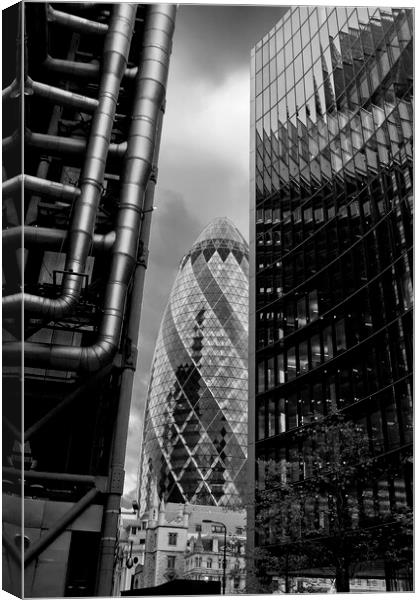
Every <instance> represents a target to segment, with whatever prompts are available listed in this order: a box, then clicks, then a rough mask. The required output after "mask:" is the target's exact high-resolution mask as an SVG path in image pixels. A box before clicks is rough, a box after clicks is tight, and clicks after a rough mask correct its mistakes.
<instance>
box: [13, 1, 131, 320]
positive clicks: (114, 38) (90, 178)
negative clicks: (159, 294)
mask: <svg viewBox="0 0 420 600" xmlns="http://www.w3.org/2000/svg"><path fill="white" fill-rule="evenodd" d="M136 8H137V5H132V4H121V5H115V7H114V9H113V14H112V18H111V23H110V27H109V31H108V33H107V36H106V38H105V44H104V53H103V68H102V78H101V84H100V89H99V98H98V107H97V109H96V111H95V114H94V117H93V123H92V127H91V133H90V136H89V141H88V145H87V149H86V160H85V166H84V169H83V172H82V175H81V179H80V190H81V193H80V198H79V199H78V201H77V202H76V204H75V209H74V216H73V221H72V225H71V228H70V235H69V243H68V245H69V250H68V253H67V259H66V265H65V275H64V277H63V284H62V294H61V296H60V297H59V298H57V299H53V298H44V297H41V296H35V295H32V294H24V295H23V296H22V295H21V294H13V295H11V296H6V297H5V298H4V299H3V310H4V312H5V314H7V313H8V311H12V312H14V311H16V309H17V307H18V306H19V305H20V304H21V302H22V300H23V303H24V310H25V311H28V313H29V314H31V315H38V316H44V317H46V318H49V319H58V318H60V317H62V316H63V315H64V314H65V313H66V312H68V311H70V310H71V309H72V308H73V307H74V305H75V304H76V303H77V301H78V299H79V296H80V292H81V289H82V283H83V274H84V271H85V265H86V260H87V257H88V253H89V249H90V246H91V243H92V239H93V231H94V227H95V220H96V213H97V209H98V204H99V199H100V196H101V194H102V190H103V180H104V173H105V165H106V158H107V154H108V148H109V144H110V140H111V132H112V127H113V121H114V117H115V113H116V108H117V102H118V95H119V89H120V85H121V80H122V77H123V74H124V71H125V68H126V65H127V58H128V52H129V49H130V42H131V36H132V33H133V27H134V19H135V14H136ZM32 135H35V134H32ZM46 137H48V136H46ZM68 141H69V140H68ZM44 149H45V146H44Z"/></svg>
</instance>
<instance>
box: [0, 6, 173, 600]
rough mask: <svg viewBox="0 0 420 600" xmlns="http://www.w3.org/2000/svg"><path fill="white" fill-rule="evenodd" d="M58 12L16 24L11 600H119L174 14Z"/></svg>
mask: <svg viewBox="0 0 420 600" xmlns="http://www.w3.org/2000/svg"><path fill="white" fill-rule="evenodd" d="M52 6H53V7H54V9H53V10H50V9H49V6H48V3H42V2H33V3H31V2H27V3H20V4H19V5H15V6H13V7H10V9H8V10H7V11H6V13H7V19H6V20H7V27H8V31H14V30H15V29H18V36H17V52H16V57H17V65H15V61H8V62H7V63H6V64H5V65H4V70H3V87H4V88H6V89H5V90H4V91H3V107H4V108H3V110H4V114H5V113H6V114H7V119H4V121H3V127H4V139H3V146H4V148H6V153H3V183H2V191H3V228H4V229H3V232H2V236H3V290H4V293H3V295H4V306H3V309H4V310H3V316H4V319H3V340H4V342H5V343H4V346H3V366H4V368H3V377H4V385H5V388H6V389H7V397H6V398H5V402H3V410H4V424H5V427H4V431H3V468H4V470H3V483H4V494H3V518H4V523H5V524H7V527H5V531H4V532H3V536H4V547H5V552H4V554H5V556H4V559H5V560H4V566H5V569H4V570H3V585H4V587H5V589H6V590H7V591H8V592H10V593H11V594H13V595H16V596H19V597H20V596H22V594H23V593H24V594H25V595H27V596H30V597H42V598H43V597H66V596H74V595H75V594H76V595H80V594H82V595H83V596H86V597H92V596H100V597H109V596H112V594H113V587H114V586H113V574H114V567H115V548H116V544H118V526H119V519H120V505H121V496H122V494H123V490H124V475H125V474H124V462H125V446H126V440H127V433H128V427H129V417H130V405H131V398H132V394H133V380H134V373H135V369H136V363H137V346H138V344H139V341H138V339H139V323H140V316H141V307H142V301H143V289H144V283H145V276H146V269H147V255H148V244H149V236H150V224H151V220H152V215H153V194H154V189H155V185H156V177H157V163H158V155H159V145H160V135H161V129H162V119H163V115H164V105H165V92H166V81H167V74H168V67H169V55H170V51H171V46H172V35H173V30H174V20H175V14H176V6H175V5H153V4H138V5H133V4H118V3H116V4H98V3H92V4H83V5H82V4H81V3H74V4H73V3H71V4H67V5H66V6H65V7H63V5H61V6H60V8H61V7H63V8H62V11H60V10H56V9H57V8H58V7H59V6H58V4H53V5H52ZM75 15H77V16H75ZM81 17H83V18H81ZM84 17H86V18H84ZM25 22H26V31H25ZM5 37H7V40H6V42H7V52H8V55H9V56H12V54H13V49H14V42H15V40H14V38H13V36H5ZM49 54H50V55H51V56H53V57H57V58H50V57H49V56H48V55H49ZM127 65H129V68H127ZM30 76H31V77H30ZM22 150H23V153H22ZM22 155H23V156H24V159H25V162H24V169H23V165H21V164H20V163H19V157H20V156H22ZM23 170H24V171H25V173H23ZM22 317H23V318H22ZM22 380H23V381H24V390H23V393H22ZM22 396H23V398H24V401H23V403H22ZM22 411H24V417H23V415H22ZM21 502H23V503H24V510H23V511H22V512H21V514H19V515H18V514H17V511H16V506H17V505H20V503H21ZM45 515H48V518H47V519H45V518H44V517H45ZM34 518H35V520H34ZM17 535H19V536H20V539H25V541H26V542H28V540H29V543H25V547H23V544H22V545H21V546H18V545H16V540H17ZM23 536H25V537H24V538H23ZM53 543H54V547H53V546H52V544H53ZM57 547H58V548H59V549H60V552H59V553H58V554H57V553H56V551H55V550H54V548H57ZM47 553H48V554H47ZM81 560H82V561H83V570H81V569H79V568H78V565H80V564H81V563H80V561H81ZM15 563H16V564H15ZM18 564H19V565H20V569H18ZM23 569H25V572H24V576H23V577H22V572H21V570H23ZM82 571H83V572H82ZM23 588H24V591H23Z"/></svg>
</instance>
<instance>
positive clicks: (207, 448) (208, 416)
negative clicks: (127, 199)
mask: <svg viewBox="0 0 420 600" xmlns="http://www.w3.org/2000/svg"><path fill="white" fill-rule="evenodd" d="M247 398H248V246H247V243H246V241H245V240H244V238H243V237H242V235H241V234H240V233H239V231H238V230H237V229H236V228H235V227H234V226H233V224H232V223H231V222H230V221H229V220H228V219H225V218H218V219H215V220H214V221H212V222H211V223H210V224H209V225H208V226H207V227H206V228H205V229H204V230H203V231H202V233H201V234H200V235H199V237H198V238H197V240H196V242H195V243H194V245H193V247H192V248H191V250H190V251H189V252H188V253H187V254H186V255H185V256H184V258H183V259H182V261H181V264H180V267H179V271H178V274H177V276H176V279H175V283H174V285H173V288H172V291H171V294H170V298H169V302H168V305H167V307H166V310H165V313H164V316H163V319H162V324H161V328H160V332H159V335H158V339H157V343H156V349H155V356H154V359H153V366H152V373H151V378H150V384H149V391H148V399H147V407H146V416H145V424H144V436H143V450H142V464H141V480H140V485H141V491H140V503H141V507H142V508H143V509H144V508H146V507H147V504H148V500H149V498H150V497H151V494H153V493H154V490H155V489H156V488H157V492H158V495H159V497H160V498H162V499H164V500H165V502H190V503H192V504H205V505H214V506H226V507H232V506H234V505H237V504H238V503H239V502H240V500H241V498H242V497H243V495H244V491H245V480H246V457H247Z"/></svg>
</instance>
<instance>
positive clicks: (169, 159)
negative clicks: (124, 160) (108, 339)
mask: <svg viewBox="0 0 420 600" xmlns="http://www.w3.org/2000/svg"><path fill="white" fill-rule="evenodd" d="M284 12H285V8H284V7H282V6H280V3H279V5H278V6H270V7H269V6H239V5H236V6H228V5H225V6H215V5H211V6H205V5H180V7H179V9H178V14H177V19H176V27H175V37H174V45H173V52H172V57H171V63H170V69H169V81H168V90H167V96H166V97H167V105H166V113H165V117H164V122H163V133H162V144H161V151H160V158H159V177H158V185H157V188H156V194H155V205H156V207H157V210H156V211H154V214H153V220H152V233H151V244H150V256H149V268H148V271H147V275H146V286H145V295H144V299H143V308H142V319H141V325H140V338H139V361H138V367H137V372H136V376H135V384H134V393H133V400H132V413H131V418H130V434H129V439H128V445H127V460H126V483H125V497H126V498H135V497H136V492H135V490H136V487H137V476H138V465H139V457H140V450H141V438H142V433H143V417H144V409H145V403H146V395H147V386H148V381H149V374H150V368H151V363H152V358H153V351H154V346H155V343H156V338H157V334H158V330H159V325H160V321H161V319H162V315H163V311H164V309H165V306H166V303H167V301H168V296H169V292H170V290H171V287H172V284H173V281H174V279H175V276H176V272H177V269H178V265H179V262H180V260H181V258H182V256H183V255H184V254H185V253H186V252H187V251H188V250H189V248H190V247H191V246H192V244H193V243H194V241H195V239H196V238H197V236H198V235H199V233H200V231H201V230H202V229H203V228H204V227H205V226H206V225H207V223H208V222H209V221H210V220H211V219H213V218H214V217H223V216H226V217H229V218H230V219H231V220H232V221H233V222H234V223H235V224H236V226H237V227H238V228H239V230H240V231H241V232H242V234H243V235H244V236H245V238H246V239H248V211H249V105H250V91H249V62H250V50H251V48H252V47H253V46H254V45H255V43H256V42H257V41H258V40H259V39H261V38H262V37H263V35H264V34H265V33H266V32H267V31H268V30H269V29H271V28H272V27H273V26H274V25H275V23H276V22H277V21H278V20H279V19H280V18H281V16H282V15H283V14H284Z"/></svg>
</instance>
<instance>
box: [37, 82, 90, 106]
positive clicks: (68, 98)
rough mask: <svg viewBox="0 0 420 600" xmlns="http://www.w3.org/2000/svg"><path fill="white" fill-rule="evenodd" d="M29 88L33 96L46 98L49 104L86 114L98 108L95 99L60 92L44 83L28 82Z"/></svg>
mask: <svg viewBox="0 0 420 600" xmlns="http://www.w3.org/2000/svg"><path fill="white" fill-rule="evenodd" d="M29 86H30V87H31V88H32V90H33V93H34V94H35V95H37V96H40V97H41V98H46V99H47V100H49V101H50V102H55V103H57V104H61V105H62V106H73V107H74V108H79V109H80V110H84V111H86V112H93V111H94V110H96V108H97V106H98V101H97V100H96V99H95V98H89V97H88V96H82V95H81V94H75V93H73V92H68V91H67V90H62V89H60V88H57V87H54V86H52V85H47V84H46V83H39V82H38V81H29Z"/></svg>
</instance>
